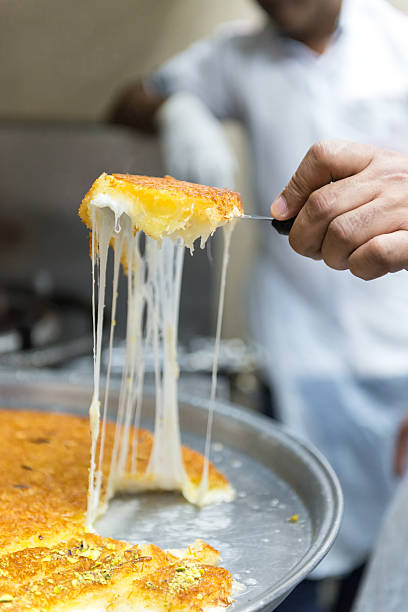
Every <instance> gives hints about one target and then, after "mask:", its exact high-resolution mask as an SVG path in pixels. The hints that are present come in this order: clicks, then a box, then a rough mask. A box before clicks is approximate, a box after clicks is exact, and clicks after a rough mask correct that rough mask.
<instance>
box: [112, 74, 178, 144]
mask: <svg viewBox="0 0 408 612" xmlns="http://www.w3.org/2000/svg"><path fill="white" fill-rule="evenodd" d="M165 100H166V98H165V96H164V95H163V94H161V93H160V91H159V90H158V89H156V88H155V87H154V86H153V85H151V84H147V83H145V82H144V81H143V80H140V81H137V82H136V83H131V84H130V85H128V86H127V87H125V88H124V89H123V90H122V91H121V92H120V93H119V95H118V96H117V98H116V99H115V100H114V102H113V105H112V108H111V109H110V111H109V114H108V121H109V122H110V123H117V124H121V125H127V126H129V127H133V128H136V129H139V130H141V131H143V132H148V133H155V132H156V130H157V126H156V113H157V111H158V110H159V108H160V107H161V105H162V104H163V102H164V101H165Z"/></svg>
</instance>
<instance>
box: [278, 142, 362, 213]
mask: <svg viewBox="0 0 408 612" xmlns="http://www.w3.org/2000/svg"><path fill="white" fill-rule="evenodd" d="M373 152H374V149H373V147H371V146H368V145H359V144H354V143H348V142H344V141H340V140H331V141H326V142H319V143H317V144H315V145H313V146H312V147H311V148H310V149H309V151H308V152H307V154H306V156H305V157H304V158H303V160H302V162H301V163H300V166H299V168H298V169H297V171H296V172H295V174H294V175H293V177H292V179H291V180H290V181H289V183H288V185H287V186H286V187H285V189H284V190H283V191H282V193H281V194H280V196H279V197H278V198H276V200H275V201H274V202H273V204H272V206H271V215H272V216H273V217H276V218H277V219H289V218H290V217H294V216H295V215H296V214H297V213H298V212H299V210H300V209H301V208H302V206H303V205H304V204H305V202H306V201H307V199H308V198H309V196H310V194H311V193H313V191H315V190H317V189H320V188H321V187H323V186H324V185H328V184H329V183H330V182H332V181H336V180H339V179H343V178H346V177H349V176H352V175H354V174H356V173H358V172H361V171H362V170H364V169H365V168H366V167H367V166H368V165H369V163H370V162H371V160H372V158H373V154H374V153H373Z"/></svg>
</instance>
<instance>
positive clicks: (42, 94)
mask: <svg viewBox="0 0 408 612" xmlns="http://www.w3.org/2000/svg"><path fill="white" fill-rule="evenodd" d="M254 15H257V12H256V10H255V8H254V6H253V3H252V2H250V0H222V1H221V2H220V1H219V0H206V1H205V2H200V0H115V1H112V0H86V1H85V2H84V1H83V0H69V1H64V0H34V1H33V0H2V2H1V3H0V49H1V56H2V58H3V61H2V62H1V64H0V82H1V84H2V88H1V89H2V91H1V96H0V117H1V116H3V117H4V116H13V117H22V116H23V117H30V118H32V117H35V118H38V117H47V118H48V117H53V118H64V119H72V118H80V119H97V118H100V117H102V116H103V114H104V112H105V110H106V107H107V105H108V104H109V101H110V98H111V96H112V93H113V92H114V91H115V90H116V89H117V87H118V86H119V85H121V84H123V83H124V82H125V81H127V80H128V79H130V78H132V77H134V76H136V75H140V74H142V73H145V72H148V71H150V70H151V69H152V68H154V67H155V66H157V65H159V64H160V63H161V62H162V61H163V60H164V59H166V58H167V57H169V56H170V55H172V54H174V53H176V52H177V51H179V50H181V49H183V48H184V47H185V46H186V45H187V44H188V43H190V42H192V41H194V40H196V39H197V38H200V37H201V36H204V35H206V34H208V33H210V32H211V31H212V30H213V28H214V27H215V25H216V24H218V23H220V22H223V21H226V20H228V19H241V18H247V17H253V16H254ZM4 58H7V61H4Z"/></svg>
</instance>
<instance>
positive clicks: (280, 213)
mask: <svg viewBox="0 0 408 612" xmlns="http://www.w3.org/2000/svg"><path fill="white" fill-rule="evenodd" d="M271 215H272V217H276V218H277V219H284V218H285V217H287V216H288V215H289V208H288V204H287V202H286V200H285V198H284V197H283V196H279V197H278V198H276V200H275V201H274V202H273V203H272V206H271Z"/></svg>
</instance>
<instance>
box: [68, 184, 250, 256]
mask: <svg viewBox="0 0 408 612" xmlns="http://www.w3.org/2000/svg"><path fill="white" fill-rule="evenodd" d="M92 206H94V207H97V208H110V209H111V210H112V211H113V213H114V214H115V217H116V219H117V222H118V223H120V217H121V216H122V215H123V214H125V215H127V216H128V217H129V218H130V219H131V223H132V225H133V227H134V228H135V229H138V230H142V231H143V232H144V233H145V234H147V235H148V236H151V237H152V238H154V239H156V240H161V239H162V238H164V237H165V236H169V237H170V238H173V239H176V238H178V237H180V238H182V239H183V241H184V244H185V245H186V247H188V248H190V249H192V248H193V243H194V241H195V240H196V239H197V238H200V239H201V244H202V245H203V244H204V243H205V242H206V240H207V238H208V237H209V236H210V235H211V234H212V233H213V232H214V231H215V230H216V229H217V227H220V226H222V225H225V224H226V223H229V222H230V221H231V220H232V219H234V218H235V217H240V216H241V215H242V214H243V208H242V201H241V196H240V195H239V193H236V192H235V191H230V190H228V189H218V188H216V187H208V186H206V185H198V184H195V183H187V182H185V181H178V180H176V179H174V178H172V177H171V176H165V177H163V178H157V177H152V176H138V175H133V174H105V173H103V174H101V176H100V177H99V178H97V179H96V181H95V182H94V183H93V185H92V187H91V189H90V190H89V191H88V193H87V194H86V196H85V197H84V199H83V202H82V205H81V208H80V210H79V215H80V217H81V219H82V220H83V221H84V223H85V224H86V225H87V226H88V227H89V228H91V227H92Z"/></svg>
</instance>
